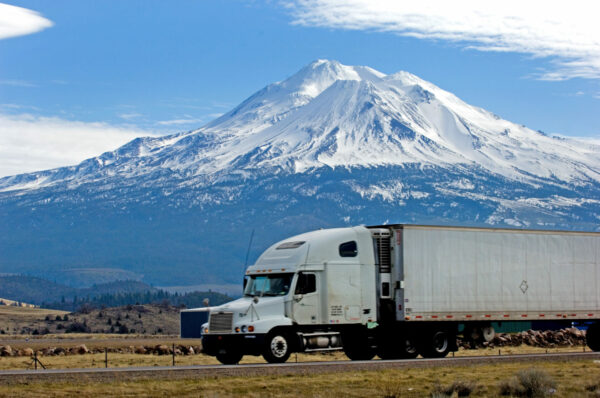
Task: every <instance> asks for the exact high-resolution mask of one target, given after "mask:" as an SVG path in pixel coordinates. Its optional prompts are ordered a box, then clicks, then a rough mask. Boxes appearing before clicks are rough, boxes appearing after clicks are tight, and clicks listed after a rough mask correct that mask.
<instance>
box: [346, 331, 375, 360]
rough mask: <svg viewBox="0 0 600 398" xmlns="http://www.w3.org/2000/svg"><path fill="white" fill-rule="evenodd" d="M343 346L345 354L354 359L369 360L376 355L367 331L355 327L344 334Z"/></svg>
mask: <svg viewBox="0 0 600 398" xmlns="http://www.w3.org/2000/svg"><path fill="white" fill-rule="evenodd" d="M342 346H343V348H344V354H346V356H347V357H348V358H350V359H351V360H352V361H368V360H370V359H373V357H374V356H375V349H374V348H373V347H371V342H370V339H369V335H368V333H367V331H365V330H361V329H355V330H352V331H346V332H344V333H343V334H342Z"/></svg>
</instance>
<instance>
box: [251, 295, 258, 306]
mask: <svg viewBox="0 0 600 398" xmlns="http://www.w3.org/2000/svg"><path fill="white" fill-rule="evenodd" d="M252 302H253V303H254V304H257V303H258V296H254V297H253V298H252Z"/></svg>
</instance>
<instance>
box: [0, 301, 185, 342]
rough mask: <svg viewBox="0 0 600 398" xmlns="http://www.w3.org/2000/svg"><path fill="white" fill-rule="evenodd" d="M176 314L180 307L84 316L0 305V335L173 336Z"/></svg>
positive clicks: (115, 309)
mask: <svg viewBox="0 0 600 398" xmlns="http://www.w3.org/2000/svg"><path fill="white" fill-rule="evenodd" d="M179 311H180V309H179V308H176V307H173V306H161V305H128V306H123V307H111V308H105V309H94V310H89V311H86V312H85V313H81V312H75V313H68V312H65V311H58V310H49V309H42V308H23V307H12V306H0V319H1V320H2V321H1V322H0V334H22V335H45V334H62V333H68V332H84V333H89V332H91V333H100V334H102V333H109V334H114V333H119V334H145V335H154V334H165V335H173V334H178V333H179Z"/></svg>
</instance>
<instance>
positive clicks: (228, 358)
mask: <svg viewBox="0 0 600 398" xmlns="http://www.w3.org/2000/svg"><path fill="white" fill-rule="evenodd" d="M243 357H244V354H242V353H240V352H237V351H226V352H220V353H218V354H217V361H219V362H221V363H222V364H223V365H235V364H237V363H239V362H240V361H241V360H242V358H243Z"/></svg>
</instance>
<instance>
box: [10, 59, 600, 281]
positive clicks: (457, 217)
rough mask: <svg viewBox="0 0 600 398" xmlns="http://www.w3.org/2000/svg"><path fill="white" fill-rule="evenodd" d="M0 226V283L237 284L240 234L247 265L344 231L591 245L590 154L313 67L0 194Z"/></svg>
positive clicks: (595, 216)
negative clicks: (541, 236)
mask: <svg viewBox="0 0 600 398" xmlns="http://www.w3.org/2000/svg"><path fill="white" fill-rule="evenodd" d="M0 217H1V218H2V219H3V220H6V223H3V224H4V226H2V227H0V232H2V237H0V249H4V250H3V252H5V253H7V255H6V256H4V257H3V258H0V271H4V272H14V269H15V267H23V268H24V269H26V270H29V272H33V273H36V272H37V273H44V272H50V273H52V272H58V270H61V269H64V268H86V269H87V268H113V269H123V270H126V271H127V272H135V273H137V274H140V275H144V278H145V279H144V280H146V281H149V282H153V283H160V284H168V283H173V284H177V285H181V284H182V279H183V280H184V281H183V282H185V283H188V282H189V283H188V284H198V283H199V282H202V283H221V282H227V283H237V282H238V280H239V278H240V277H241V275H242V272H241V271H242V268H243V259H244V257H245V253H246V249H247V247H246V245H247V242H248V238H249V235H250V233H251V231H252V230H253V229H256V230H257V240H255V244H254V245H253V247H251V253H252V255H254V256H255V255H257V254H258V251H259V250H261V249H262V248H264V247H265V246H266V245H267V244H268V243H270V242H271V241H272V240H274V239H277V238H282V237H285V236H286V235H289V234H291V233H296V232H301V231H304V230H306V229H310V228H320V227H327V226H334V225H348V224H359V223H367V224H370V223H373V224H374V223H383V222H386V221H388V222H413V223H443V224H462V225H496V226H518V227H530V228H565V229H598V221H599V220H600V146H598V145H595V144H591V143H588V142H584V141H579V140H574V139H563V138H556V137H548V136H545V135H544V134H542V133H539V132H536V131H533V130H531V129H528V128H526V127H524V126H520V125H516V124H514V123H511V122H509V121H506V120H502V119H501V118H499V117H498V116H495V115H494V114H492V113H490V112H488V111H486V110H483V109H481V108H477V107H474V106H471V105H469V104H466V103H465V102H463V101H461V100H460V99H459V98H457V97H456V96H454V95H453V94H451V93H449V92H447V91H444V90H442V89H440V88H438V87H436V86H435V85H433V84H431V83H429V82H426V81H424V80H422V79H420V78H418V77H417V76H414V75H412V74H410V73H407V72H399V73H396V74H392V75H385V74H383V73H380V72H377V71H375V70H373V69H371V68H368V67H360V66H358V67H357V66H346V65H341V64H339V63H338V62H335V61H324V60H319V61H316V62H314V63H312V64H310V65H308V66H306V67H305V68H303V69H301V70H300V71H299V72H298V73H296V74H295V75H293V76H292V77H290V78H288V79H287V80H285V81H283V82H279V83H274V84H272V85H269V86H267V87H265V88H264V89H262V90H260V91H259V92H257V93H256V94H254V95H253V96H251V97H250V98H248V99H247V100H246V101H244V102H243V103H242V104H240V105H239V106H238V107H236V108H235V109H233V110H232V111H230V112H229V113H227V114H225V115H223V116H221V117H220V118H218V119H216V120H214V121H212V122H211V123H209V124H207V125H206V126H204V127H202V128H200V129H198V130H194V131H190V132H187V133H179V134H175V135H171V136H167V137H160V138H139V139H136V140H134V141H132V142H130V143H128V144H127V145H125V146H123V147H121V148H119V149H117V150H116V151H113V152H107V153H104V154H102V155H100V156H98V157H96V158H92V159H89V160H86V161H84V162H82V163H81V164H79V165H77V166H72V167H64V168H59V169H54V170H48V171H42V172H37V173H30V174H24V175H18V176H12V177H6V178H3V179H0ZM25 248H26V250H25ZM42 253H43V258H42ZM251 259H252V256H251ZM42 265H44V266H45V267H46V268H44V269H43V270H42ZM53 270H54V271H53ZM173 270H175V271H181V272H179V273H178V272H173ZM19 272H22V271H21V270H19ZM188 279H189V280H188Z"/></svg>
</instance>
